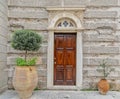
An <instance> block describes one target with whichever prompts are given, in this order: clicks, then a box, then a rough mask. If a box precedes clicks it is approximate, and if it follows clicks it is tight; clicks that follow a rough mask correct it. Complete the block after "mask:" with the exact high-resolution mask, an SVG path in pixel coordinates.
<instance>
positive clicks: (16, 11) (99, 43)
mask: <svg viewBox="0 0 120 99" xmlns="http://www.w3.org/2000/svg"><path fill="white" fill-rule="evenodd" d="M51 2H52V3H51ZM47 6H52V7H63V6H64V7H85V12H84V16H83V24H82V25H83V27H84V33H83V34H82V36H83V88H84V89H91V88H92V89H95V88H96V83H97V82H98V81H99V79H100V78H101V76H102V74H101V73H99V72H97V66H98V65H99V62H100V61H102V60H103V59H105V58H107V59H108V64H109V65H110V67H113V68H115V71H114V72H112V73H111V74H110V75H109V77H108V80H109V81H110V83H111V90H119V89H120V84H119V83H120V77H119V74H120V69H119V67H120V58H119V57H120V54H119V53H120V47H119V45H120V40H119V39H120V33H119V31H120V22H119V21H120V12H119V10H120V2H119V1H118V0H57V1H56V0H34V1H33V0H29V1H27V0H8V7H9V10H8V19H9V30H10V33H9V41H10V37H11V34H12V32H13V31H14V30H16V29H22V28H24V29H32V30H34V31H37V32H38V33H39V34H41V35H42V36H43V44H42V47H41V49H40V51H38V52H37V53H35V54H36V55H37V56H38V57H40V62H41V63H38V66H37V67H38V73H39V84H38V88H42V89H46V86H47V85H46V82H47V46H48V31H47V27H48V12H47V11H46V7H47ZM23 54H24V52H19V51H15V50H13V49H12V48H11V47H10V44H9V43H8V59H7V65H8V66H9V67H10V68H11V69H10V70H11V71H12V68H13V67H14V66H15V62H14V61H15V58H16V57H17V56H18V55H21V56H22V55H23ZM11 80H12V75H10V76H9V82H8V83H9V88H13V87H12V84H11Z"/></svg>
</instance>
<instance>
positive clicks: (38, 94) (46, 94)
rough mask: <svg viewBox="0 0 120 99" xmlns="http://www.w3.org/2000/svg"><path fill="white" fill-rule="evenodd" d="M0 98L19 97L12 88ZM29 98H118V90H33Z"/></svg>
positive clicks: (16, 98)
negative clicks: (103, 92)
mask: <svg viewBox="0 0 120 99" xmlns="http://www.w3.org/2000/svg"><path fill="white" fill-rule="evenodd" d="M0 99H20V98H19V97H18V94H17V93H16V92H15V91H13V90H8V91H6V92H4V93H2V94H0ZM30 99H120V92H116V91H110V92H108V93H107V95H100V94H99V92H97V91H53V90H52V91H51V90H45V91H34V92H33V95H32V97H31V98H30Z"/></svg>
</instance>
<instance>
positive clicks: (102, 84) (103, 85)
mask: <svg viewBox="0 0 120 99" xmlns="http://www.w3.org/2000/svg"><path fill="white" fill-rule="evenodd" d="M109 89H110V85H109V83H108V81H107V80H106V79H101V80H100V81H99V82H98V91H99V92H100V94H102V95H106V93H107V92H108V91H109Z"/></svg>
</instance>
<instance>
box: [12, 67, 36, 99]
mask: <svg viewBox="0 0 120 99" xmlns="http://www.w3.org/2000/svg"><path fill="white" fill-rule="evenodd" d="M37 83H38V75H37V70H36V67H35V66H16V67H15V72H14V77H13V86H14V88H15V90H16V91H17V92H18V94H19V96H20V98H21V99H28V98H29V97H31V95H32V92H33V90H34V89H35V88H36V86H37Z"/></svg>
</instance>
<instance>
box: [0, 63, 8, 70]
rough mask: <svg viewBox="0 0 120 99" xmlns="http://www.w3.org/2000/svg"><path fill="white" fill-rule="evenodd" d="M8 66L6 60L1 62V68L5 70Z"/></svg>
mask: <svg viewBox="0 0 120 99" xmlns="http://www.w3.org/2000/svg"><path fill="white" fill-rule="evenodd" d="M6 68H7V64H6V61H5V62H4V61H3V62H2V61H1V62H0V70H3V71H5V69H6Z"/></svg>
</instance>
